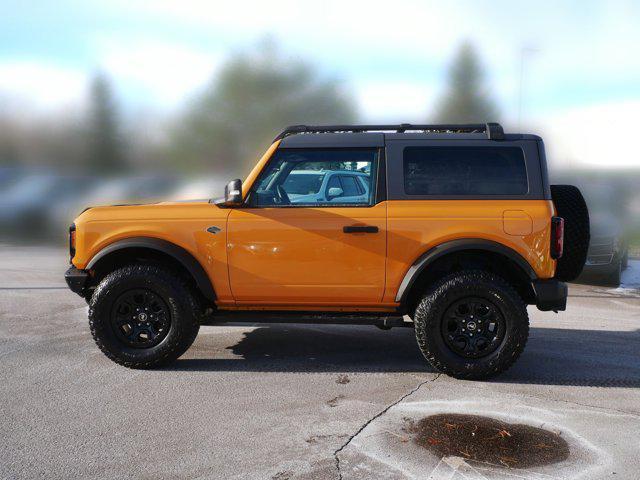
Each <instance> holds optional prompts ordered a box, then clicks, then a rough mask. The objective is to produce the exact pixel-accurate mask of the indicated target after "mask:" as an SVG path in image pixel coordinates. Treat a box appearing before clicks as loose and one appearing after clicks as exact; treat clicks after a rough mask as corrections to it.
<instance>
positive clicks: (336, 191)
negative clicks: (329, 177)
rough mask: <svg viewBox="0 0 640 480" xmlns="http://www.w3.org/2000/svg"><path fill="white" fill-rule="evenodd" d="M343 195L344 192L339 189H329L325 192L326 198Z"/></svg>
mask: <svg viewBox="0 0 640 480" xmlns="http://www.w3.org/2000/svg"><path fill="white" fill-rule="evenodd" d="M343 193H344V191H343V190H342V189H341V188H340V187H331V188H330V189H329V191H328V192H327V197H328V198H335V197H339V196H340V195H342V194H343Z"/></svg>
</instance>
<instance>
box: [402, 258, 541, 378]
mask: <svg viewBox="0 0 640 480" xmlns="http://www.w3.org/2000/svg"><path fill="white" fill-rule="evenodd" d="M414 322H415V331H416V338H417V340H418V346H419V347H420V350H421V351H422V354H423V355H424V356H425V358H426V359H427V360H428V361H429V363H430V364H431V365H432V366H433V367H434V368H435V369H436V370H438V371H440V372H442V373H445V374H447V375H450V376H452V377H456V378H462V379H483V378H489V377H492V376H494V375H497V374H499V373H501V372H504V371H505V370H507V369H508V368H509V367H510V366H511V365H512V364H513V363H514V362H515V361H516V359H517V358H518V356H519V355H520V354H521V353H522V351H523V349H524V346H525V344H526V341H527V337H528V335H529V317H528V315H527V310H526V305H525V304H524V302H523V301H522V299H521V298H520V296H519V295H518V293H517V292H516V291H515V290H514V289H513V288H512V287H511V286H510V285H509V284H508V283H507V282H505V281H504V280H503V279H502V278H500V277H498V276H496V275H494V274H492V273H489V272H484V271H476V270H469V271H462V272H457V273H454V274H452V275H449V276H447V277H445V278H443V279H442V280H440V281H439V282H438V283H437V284H435V285H434V286H433V288H432V289H431V290H430V291H429V292H428V293H427V294H426V295H425V296H424V297H423V298H422V300H421V301H420V303H419V304H418V307H417V308H416V311H415V315H414Z"/></svg>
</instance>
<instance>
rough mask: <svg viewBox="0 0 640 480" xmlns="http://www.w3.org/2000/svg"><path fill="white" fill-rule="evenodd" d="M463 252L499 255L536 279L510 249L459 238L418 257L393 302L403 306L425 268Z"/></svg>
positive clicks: (495, 243) (516, 253)
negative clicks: (476, 251)
mask: <svg viewBox="0 0 640 480" xmlns="http://www.w3.org/2000/svg"><path fill="white" fill-rule="evenodd" d="M463 250H485V251H488V252H492V253H499V254H501V255H504V256H505V257H507V258H508V259H510V260H512V261H513V262H514V263H515V264H516V265H518V266H519V267H520V268H521V269H522V270H523V271H524V273H526V274H527V275H528V277H529V278H530V279H531V281H533V280H536V279H537V278H538V276H537V275H536V272H535V271H534V270H533V268H532V267H531V265H530V264H529V262H527V261H526V260H525V259H524V257H523V256H522V255H520V254H519V253H518V252H516V251H515V250H513V249H512V248H509V247H506V246H504V245H502V244H501V243H498V242H493V241H491V240H485V239H483V238H461V239H458V240H451V241H448V242H444V243H441V244H439V245H436V246H435V247H433V248H431V249H430V250H427V251H426V252H425V253H423V254H422V255H420V256H419V257H418V258H417V260H416V261H415V262H413V264H412V265H411V267H409V270H407V273H405V275H404V278H403V279H402V282H401V283H400V287H399V288H398V292H397V293H396V298H395V301H396V302H400V303H401V304H403V305H404V303H405V302H406V300H407V295H408V294H409V292H410V291H411V287H413V285H414V283H415V281H416V280H417V279H418V277H419V276H420V274H421V273H422V272H423V271H424V269H425V268H427V267H428V266H429V265H431V264H432V263H433V262H435V261H436V260H437V259H438V258H440V257H443V256H444V255H447V254H449V253H453V252H460V251H463Z"/></svg>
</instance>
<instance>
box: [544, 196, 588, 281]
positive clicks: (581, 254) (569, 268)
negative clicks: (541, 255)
mask: <svg viewBox="0 0 640 480" xmlns="http://www.w3.org/2000/svg"><path fill="white" fill-rule="evenodd" d="M551 198H552V199H553V204H554V205H555V207H556V212H557V213H556V215H557V216H559V217H562V218H564V252H563V254H562V257H561V258H560V259H558V263H557V266H556V278H557V279H558V280H561V281H563V282H570V281H571V280H574V279H575V278H576V277H577V276H578V275H580V272H582V268H583V267H584V263H585V262H586V260H587V250H588V249H589V239H590V233H589V210H588V208H587V203H586V202H585V201H584V197H583V196H582V193H580V190H579V189H578V187H574V186H573V185H551Z"/></svg>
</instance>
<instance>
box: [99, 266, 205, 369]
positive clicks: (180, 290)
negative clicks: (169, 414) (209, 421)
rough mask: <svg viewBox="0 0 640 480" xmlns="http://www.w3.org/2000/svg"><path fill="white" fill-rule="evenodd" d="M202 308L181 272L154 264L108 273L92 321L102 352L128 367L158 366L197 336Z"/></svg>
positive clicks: (178, 352) (101, 285)
mask: <svg viewBox="0 0 640 480" xmlns="http://www.w3.org/2000/svg"><path fill="white" fill-rule="evenodd" d="M198 312H199V308H198V303H197V301H196V300H195V297H194V295H193V294H192V292H191V290H190V289H189V287H188V286H187V285H186V284H185V283H184V281H183V280H182V278H181V277H180V276H179V275H175V274H172V273H171V272H170V271H169V270H166V269H164V268H162V267H157V266H153V265H131V266H127V267H124V268H120V269H118V270H115V271H114V272H111V273H110V274H108V275H107V276H106V277H105V278H104V279H103V280H102V281H101V282H100V284H99V285H98V286H97V288H96V289H95V291H94V292H93V295H92V297H91V302H90V303H89V327H90V329H91V334H92V335H93V338H94V340H95V342H96V344H97V345H98V347H99V348H100V350H102V352H103V353H104V354H105V355H106V356H107V357H109V358H110V359H111V360H113V361H114V362H116V363H119V364H120V365H124V366H125V367H129V368H153V367H158V366H161V365H165V364H167V363H170V362H172V361H174V360H175V359H177V358H178V357H179V356H180V355H182V354H183V353H184V352H185V351H186V350H187V349H188V348H189V347H190V346H191V344H192V343H193V341H194V340H195V338H196V336H197V334H198V330H199V329H200V324H199V313H198Z"/></svg>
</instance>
